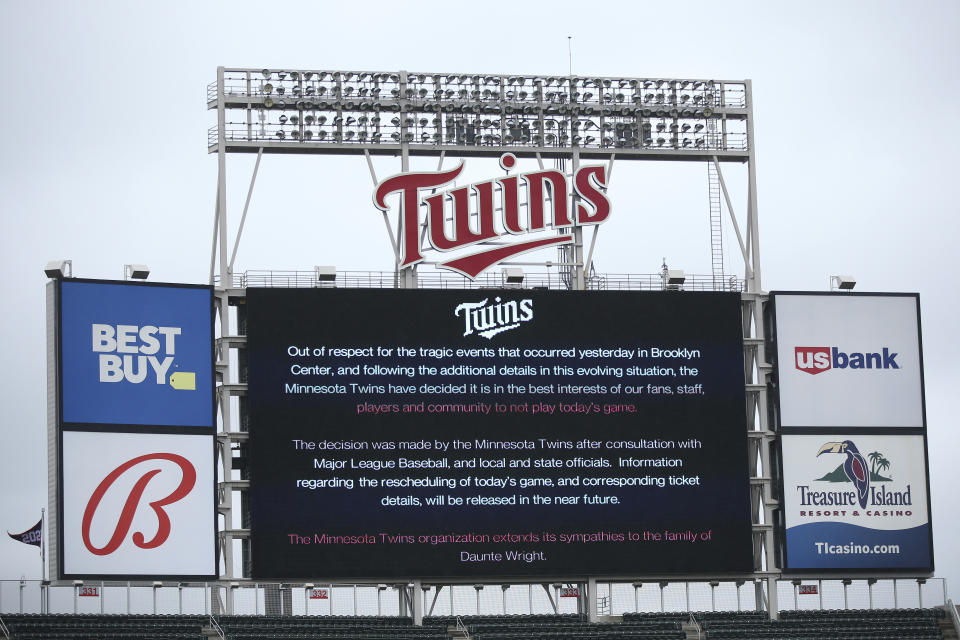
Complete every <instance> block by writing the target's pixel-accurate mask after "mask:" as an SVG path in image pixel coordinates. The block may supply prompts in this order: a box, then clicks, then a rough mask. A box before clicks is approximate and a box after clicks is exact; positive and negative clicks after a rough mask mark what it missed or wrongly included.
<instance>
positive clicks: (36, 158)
mask: <svg viewBox="0 0 960 640" xmlns="http://www.w3.org/2000/svg"><path fill="white" fill-rule="evenodd" d="M958 33H960V3H957V2H955V1H951V2H947V1H943V2H937V1H921V2H905V1H904V2H890V1H871V2H853V1H837V0H832V1H829V2H820V1H810V2H804V3H795V2H791V3H787V2H769V1H757V2H701V1H696V0H691V1H689V2H684V3H674V4H669V3H662V2H644V1H640V2H608V3H603V4H599V5H590V4H584V3H574V2H550V3H547V2H528V3H517V2H485V3H480V4H469V3H452V2H421V3H394V2H392V3H381V2H365V3H336V4H334V3H321V2H284V3H262V2H260V3H250V2H242V1H231V2H203V3H194V2H189V3H188V2H167V3H158V2H153V3H144V2H42V1H41V2H13V1H11V0H0V69H2V71H3V77H4V82H3V85H2V89H0V93H2V99H0V123H2V124H0V127H2V137H0V221H2V226H0V270H2V273H3V274H4V276H5V277H4V278H3V280H2V284H0V287H2V292H3V297H2V300H3V305H4V311H5V312H4V313H3V314H2V318H0V328H2V335H4V336H5V337H6V338H7V339H6V349H5V354H4V366H3V367H2V368H0V398H2V400H3V406H4V407H5V410H4V412H3V416H2V418H0V529H5V530H9V531H21V530H23V529H25V528H27V527H29V526H31V525H32V524H33V523H35V522H36V520H37V518H38V517H39V512H40V507H41V506H43V505H44V504H45V502H46V478H47V476H46V434H45V425H46V395H45V393H46V392H45V360H44V357H45V348H46V347H45V337H44V299H43V295H44V283H45V282H46V278H45V276H44V275H43V272H42V267H43V265H44V263H45V262H46V261H47V260H50V259H54V258H70V259H72V260H73V263H74V274H75V275H76V276H78V277H89V278H120V277H121V276H122V266H123V264H125V263H131V262H143V263H147V264H148V265H149V266H150V267H151V269H152V274H151V280H154V281H169V282H180V281H183V282H200V283H202V282H205V280H206V277H207V269H208V265H209V259H210V239H211V230H212V223H213V207H214V190H215V186H216V158H215V156H210V155H208V154H207V152H206V140H207V138H206V135H207V129H208V128H209V127H211V126H213V125H214V124H215V117H214V112H208V111H207V109H206V87H207V84H208V83H210V82H212V81H214V80H215V74H216V67H217V66H218V65H225V66H228V67H231V66H232V67H253V68H261V67H270V68H304V69H369V70H399V69H406V70H409V71H422V72H431V71H437V72H464V73H474V72H477V73H483V72H495V73H511V74H526V73H531V74H535V73H540V74H563V73H566V72H567V70H568V64H569V61H568V49H567V45H568V40H567V37H568V36H572V37H573V40H572V48H573V63H572V64H573V72H574V73H575V74H583V75H589V76H627V77H643V76H650V77H666V78H674V77H676V78H683V77H692V78H718V79H743V78H750V79H752V80H753V87H754V102H755V105H754V106H755V123H756V150H757V175H758V193H759V213H760V248H761V259H762V264H763V286H764V289H766V290H773V289H809V290H825V289H827V288H828V278H829V276H830V275H831V274H838V273H843V274H848V273H849V274H852V275H854V276H855V277H856V278H857V280H858V285H857V289H858V290H863V291H909V292H912V291H918V292H920V296H921V304H922V316H923V347H924V362H925V370H926V402H927V416H928V425H929V453H930V470H931V476H932V477H931V493H932V499H933V523H934V538H935V548H936V563H937V574H938V575H939V576H942V577H946V578H948V582H949V583H952V584H960V550H958V547H957V545H956V544H955V541H954V537H955V536H954V532H953V527H954V526H955V521H956V518H957V516H958V514H960V500H958V498H957V497H956V494H955V490H954V484H955V479H956V471H955V469H956V459H955V458H954V456H955V454H956V452H957V443H958V437H957V435H956V434H955V433H954V429H955V423H956V421H955V418H954V415H955V411H954V410H951V408H950V407H951V406H952V403H953V399H954V398H955V394H956V388H957V386H958V383H960V374H958V373H957V367H956V362H957V361H958V359H960V349H958V346H957V338H956V331H957V322H956V320H955V314H956V311H957V302H956V300H955V297H956V292H957V285H956V281H955V277H956V275H955V273H954V272H955V264H956V259H955V255H956V248H955V246H954V243H955V241H956V238H957V236H958V231H960V223H958V216H957V214H958V206H957V195H956V192H957V187H956V185H957V177H956V173H957V162H956V153H957V148H958V146H960V145H958V143H960V134H958V128H957V127H955V126H953V124H952V120H950V118H951V117H956V116H957V113H958V110H957V105H958V104H960V77H958V76H960V74H958V71H957V62H958V60H960V38H958V37H957V34H958ZM435 162H436V161H435V160H432V161H429V163H427V164H429V165H431V166H432V165H435ZM471 162H472V163H473V164H477V163H480V162H482V161H479V160H476V161H471ZM483 162H489V161H483ZM252 164H253V160H252V158H251V157H243V158H231V159H230V162H229V169H228V171H229V178H230V182H229V192H228V198H227V202H228V208H229V214H228V215H229V220H230V222H231V225H232V226H234V225H236V223H237V221H238V220H239V214H240V210H241V208H242V204H243V199H244V197H245V195H246V186H247V180H248V179H249V175H250V171H251V168H252ZM376 164H377V171H378V174H379V175H380V176H381V177H383V176H386V175H389V174H391V173H395V172H397V171H398V170H399V166H398V163H397V162H396V161H395V160H392V159H382V160H378V161H377V163H376ZM468 164H470V162H468ZM424 166H427V165H424ZM744 175H745V174H744V172H743V170H742V168H740V167H734V166H731V167H730V168H729V175H728V180H731V182H733V183H734V184H735V185H739V186H738V187H736V188H735V190H736V194H737V196H738V202H741V203H742V194H743V188H742V185H743V182H744ZM610 189H611V191H610V193H611V200H612V202H613V207H614V213H613V216H612V217H611V220H610V222H608V223H607V224H606V225H605V228H604V229H603V230H602V231H601V233H600V235H599V238H598V244H597V250H596V254H595V261H596V266H597V269H598V270H599V271H601V272H609V273H653V272H655V271H657V269H658V268H659V266H660V263H661V260H662V258H664V257H666V258H667V260H668V262H669V263H670V266H671V267H675V268H683V269H685V270H686V271H687V272H688V273H704V274H706V273H709V270H710V252H709V227H708V224H707V221H708V218H707V215H708V209H707V198H706V193H707V191H706V189H707V187H706V168H705V167H704V166H703V165H701V164H669V165H666V166H663V165H658V164H652V163H632V164H628V163H625V162H621V163H619V164H617V165H616V167H615V169H614V172H613V177H612V180H611V185H610ZM370 192H371V181H370V175H369V173H368V170H367V167H366V163H365V162H364V160H363V158H362V157H348V158H339V159H330V158H326V159H324V158H318V157H297V158H277V157H266V158H265V159H264V161H263V164H262V166H261V170H260V177H259V179H258V184H257V189H256V191H255V193H254V197H253V200H252V202H251V210H250V218H249V221H248V224H247V229H246V231H245V237H244V241H243V243H242V244H241V248H240V251H239V254H238V258H237V266H238V270H241V271H242V270H244V269H302V270H308V269H311V268H312V267H313V265H316V264H334V265H337V266H338V268H340V269H353V270H390V269H391V268H392V266H391V264H392V253H391V250H390V247H389V243H388V241H387V238H386V234H385V233H384V230H383V223H382V221H381V219H380V214H379V212H378V211H376V210H375V209H374V208H373V207H372V205H371V204H370ZM737 207H738V205H737V203H735V208H737ZM738 213H739V214H740V215H742V214H743V213H744V208H743V207H742V206H741V207H739V211H738ZM726 242H727V246H728V247H732V246H733V245H734V244H735V239H734V238H733V237H732V236H728V237H727V238H726ZM729 255H730V262H729V263H728V270H730V271H732V272H741V269H740V267H739V262H738V261H737V260H735V255H734V254H733V252H730V253H729ZM545 259H549V258H545ZM21 575H24V576H26V577H27V578H30V579H35V578H38V577H39V561H38V559H37V554H36V552H35V550H34V549H33V548H32V547H27V546H26V545H22V544H20V543H16V542H14V541H12V540H10V539H9V538H7V537H6V536H4V537H3V538H0V579H14V578H19V577H20V576H21Z"/></svg>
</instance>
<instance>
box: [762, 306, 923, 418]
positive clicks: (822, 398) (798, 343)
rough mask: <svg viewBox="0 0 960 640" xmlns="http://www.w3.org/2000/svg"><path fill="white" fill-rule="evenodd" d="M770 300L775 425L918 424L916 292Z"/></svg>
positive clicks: (920, 392) (920, 403)
mask: <svg viewBox="0 0 960 640" xmlns="http://www.w3.org/2000/svg"><path fill="white" fill-rule="evenodd" d="M771 300H773V305H774V311H775V313H776V331H775V335H776V354H777V379H778V387H777V388H778V394H779V407H780V413H779V415H780V426H781V427H784V428H791V427H826V428H840V429H845V428H853V427H871V428H875V427H901V428H916V429H921V428H923V427H924V401H923V360H922V355H921V348H920V347H921V344H920V300H919V297H918V296H917V295H916V294H889V295H883V294H853V293H842V294H820V295H817V294H795V293H776V292H775V293H772V294H771Z"/></svg>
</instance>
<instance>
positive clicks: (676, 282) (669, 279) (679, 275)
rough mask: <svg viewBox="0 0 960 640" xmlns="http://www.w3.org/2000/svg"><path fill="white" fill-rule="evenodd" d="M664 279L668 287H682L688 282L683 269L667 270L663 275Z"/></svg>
mask: <svg viewBox="0 0 960 640" xmlns="http://www.w3.org/2000/svg"><path fill="white" fill-rule="evenodd" d="M663 279H664V281H665V282H666V284H667V286H671V285H673V286H680V285H682V284H683V282H684V280H686V279H687V278H686V276H685V275H684V273H683V269H667V270H666V271H665V272H664V274H663Z"/></svg>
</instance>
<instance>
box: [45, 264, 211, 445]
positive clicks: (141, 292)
mask: <svg viewBox="0 0 960 640" xmlns="http://www.w3.org/2000/svg"><path fill="white" fill-rule="evenodd" d="M212 295H213V294H212V290H211V289H210V288H209V287H200V286H184V285H155V284H132V283H126V282H96V281H83V280H64V281H62V282H61V283H60V390H61V419H62V423H63V424H65V425H66V424H110V425H140V426H146V425H150V426H165V427H171V426H173V427H208V428H209V427H212V426H213V419H214V413H213V315H212Z"/></svg>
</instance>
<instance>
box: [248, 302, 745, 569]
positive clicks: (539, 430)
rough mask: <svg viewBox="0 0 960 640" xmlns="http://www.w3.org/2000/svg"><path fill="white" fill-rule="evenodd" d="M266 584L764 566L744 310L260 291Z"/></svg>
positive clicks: (256, 404) (254, 480) (254, 312)
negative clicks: (752, 487) (757, 548)
mask: <svg viewBox="0 0 960 640" xmlns="http://www.w3.org/2000/svg"><path fill="white" fill-rule="evenodd" d="M246 316H247V335H248V350H249V370H248V373H249V377H248V383H249V403H250V467H249V470H250V482H251V489H250V496H251V509H252V512H251V516H252V523H251V536H252V561H253V576H254V577H255V578H260V579H266V578H270V579H293V578H306V577H318V576H323V577H328V578H348V577H354V578H358V577H367V578H377V577H383V578H387V577H393V576H411V575H416V576H421V577H458V576H459V577H469V576H488V577H493V576H504V577H506V576H547V575H571V574H589V575H623V576H642V575H651V574H663V573H684V572H685V573H690V572H698V573H704V572H746V571H751V570H752V546H751V545H752V542H751V525H750V511H749V480H748V469H747V443H746V416H745V401H744V376H743V343H742V333H741V325H740V300H739V296H738V295H736V294H726V293H692V292H609V293H608V292H551V291H529V290H472V291H424V290H412V291H404V290H337V289H309V290H303V289H301V290H296V289H248V290H247V300H246Z"/></svg>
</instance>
